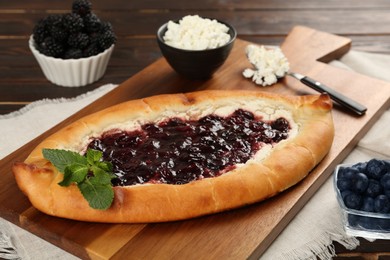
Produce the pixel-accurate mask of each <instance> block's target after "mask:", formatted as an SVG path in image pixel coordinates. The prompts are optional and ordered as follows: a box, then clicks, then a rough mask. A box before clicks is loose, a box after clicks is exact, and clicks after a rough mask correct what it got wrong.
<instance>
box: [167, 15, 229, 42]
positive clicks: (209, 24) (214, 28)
mask: <svg viewBox="0 0 390 260" xmlns="http://www.w3.org/2000/svg"><path fill="white" fill-rule="evenodd" d="M228 31H229V28H228V27H227V26H226V25H224V24H222V23H219V22H218V21H217V20H211V19H207V18H202V17H200V16H198V15H188V16H185V17H183V18H182V19H181V20H180V21H179V23H175V22H173V21H169V22H168V30H167V31H166V33H165V35H164V37H163V39H164V41H165V43H166V44H168V45H170V46H172V47H175V48H178V49H185V50H207V49H215V48H218V47H221V46H223V45H225V44H226V43H228V42H229V41H230V35H229V33H228Z"/></svg>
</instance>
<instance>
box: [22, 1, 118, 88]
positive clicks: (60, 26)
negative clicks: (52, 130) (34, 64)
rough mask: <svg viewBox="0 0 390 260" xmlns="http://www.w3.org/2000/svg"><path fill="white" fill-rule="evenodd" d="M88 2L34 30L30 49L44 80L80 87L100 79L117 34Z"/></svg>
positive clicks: (76, 3) (53, 17) (37, 26)
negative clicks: (94, 11)
mask: <svg viewBox="0 0 390 260" xmlns="http://www.w3.org/2000/svg"><path fill="white" fill-rule="evenodd" d="M91 6H92V5H91V3H90V2H89V1H87V0H76V1H74V2H73V4H72V11H71V12H70V13H65V14H54V15H49V16H47V17H45V18H43V19H41V20H40V21H39V22H38V23H37V24H36V25H35V27H34V29H33V34H32V35H31V37H30V39H29V47H30V50H31V52H32V53H33V55H34V56H35V58H36V60H37V61H38V63H39V65H40V67H41V69H42V71H43V73H44V75H45V77H46V78H47V79H48V80H49V81H51V82H52V83H54V84H57V85H60V86H65V87H80V86H85V85H87V84H90V83H93V82H95V81H97V80H98V79H100V78H101V77H102V76H103V75H104V73H105V71H106V68H107V64H108V61H109V59H110V57H111V54H112V52H113V49H114V46H115V42H116V35H115V33H114V32H113V29H112V26H111V24H110V23H108V22H104V21H102V20H100V19H99V18H98V17H97V16H96V14H94V13H93V12H92V9H91Z"/></svg>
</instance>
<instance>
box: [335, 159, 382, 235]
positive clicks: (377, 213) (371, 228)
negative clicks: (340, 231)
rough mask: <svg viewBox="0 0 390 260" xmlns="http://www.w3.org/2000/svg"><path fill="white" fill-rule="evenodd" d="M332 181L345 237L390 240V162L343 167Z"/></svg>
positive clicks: (378, 161)
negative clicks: (346, 235)
mask: <svg viewBox="0 0 390 260" xmlns="http://www.w3.org/2000/svg"><path fill="white" fill-rule="evenodd" d="M333 181H334V188H335V191H336V197H337V201H338V203H339V205H340V208H341V213H342V221H343V225H344V229H345V231H346V233H347V234H348V235H351V236H360V237H366V238H374V239H390V161H387V160H379V159H371V160H369V161H367V162H360V163H355V164H340V165H338V166H337V167H336V170H335V173H334V178H333Z"/></svg>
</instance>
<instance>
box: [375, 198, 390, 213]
mask: <svg viewBox="0 0 390 260" xmlns="http://www.w3.org/2000/svg"><path fill="white" fill-rule="evenodd" d="M374 208H375V212H378V213H389V212H390V200H389V198H388V197H387V196H386V195H383V194H381V195H379V196H378V197H376V198H375V203H374Z"/></svg>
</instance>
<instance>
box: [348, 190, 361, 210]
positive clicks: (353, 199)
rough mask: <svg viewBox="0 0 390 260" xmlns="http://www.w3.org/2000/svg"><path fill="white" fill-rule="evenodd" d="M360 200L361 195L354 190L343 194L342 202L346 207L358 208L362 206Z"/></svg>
mask: <svg viewBox="0 0 390 260" xmlns="http://www.w3.org/2000/svg"><path fill="white" fill-rule="evenodd" d="M362 202H363V199H362V196H361V195H359V194H356V193H354V192H351V193H349V194H346V195H345V196H344V203H345V206H347V208H350V209H360V207H361V206H362Z"/></svg>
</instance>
